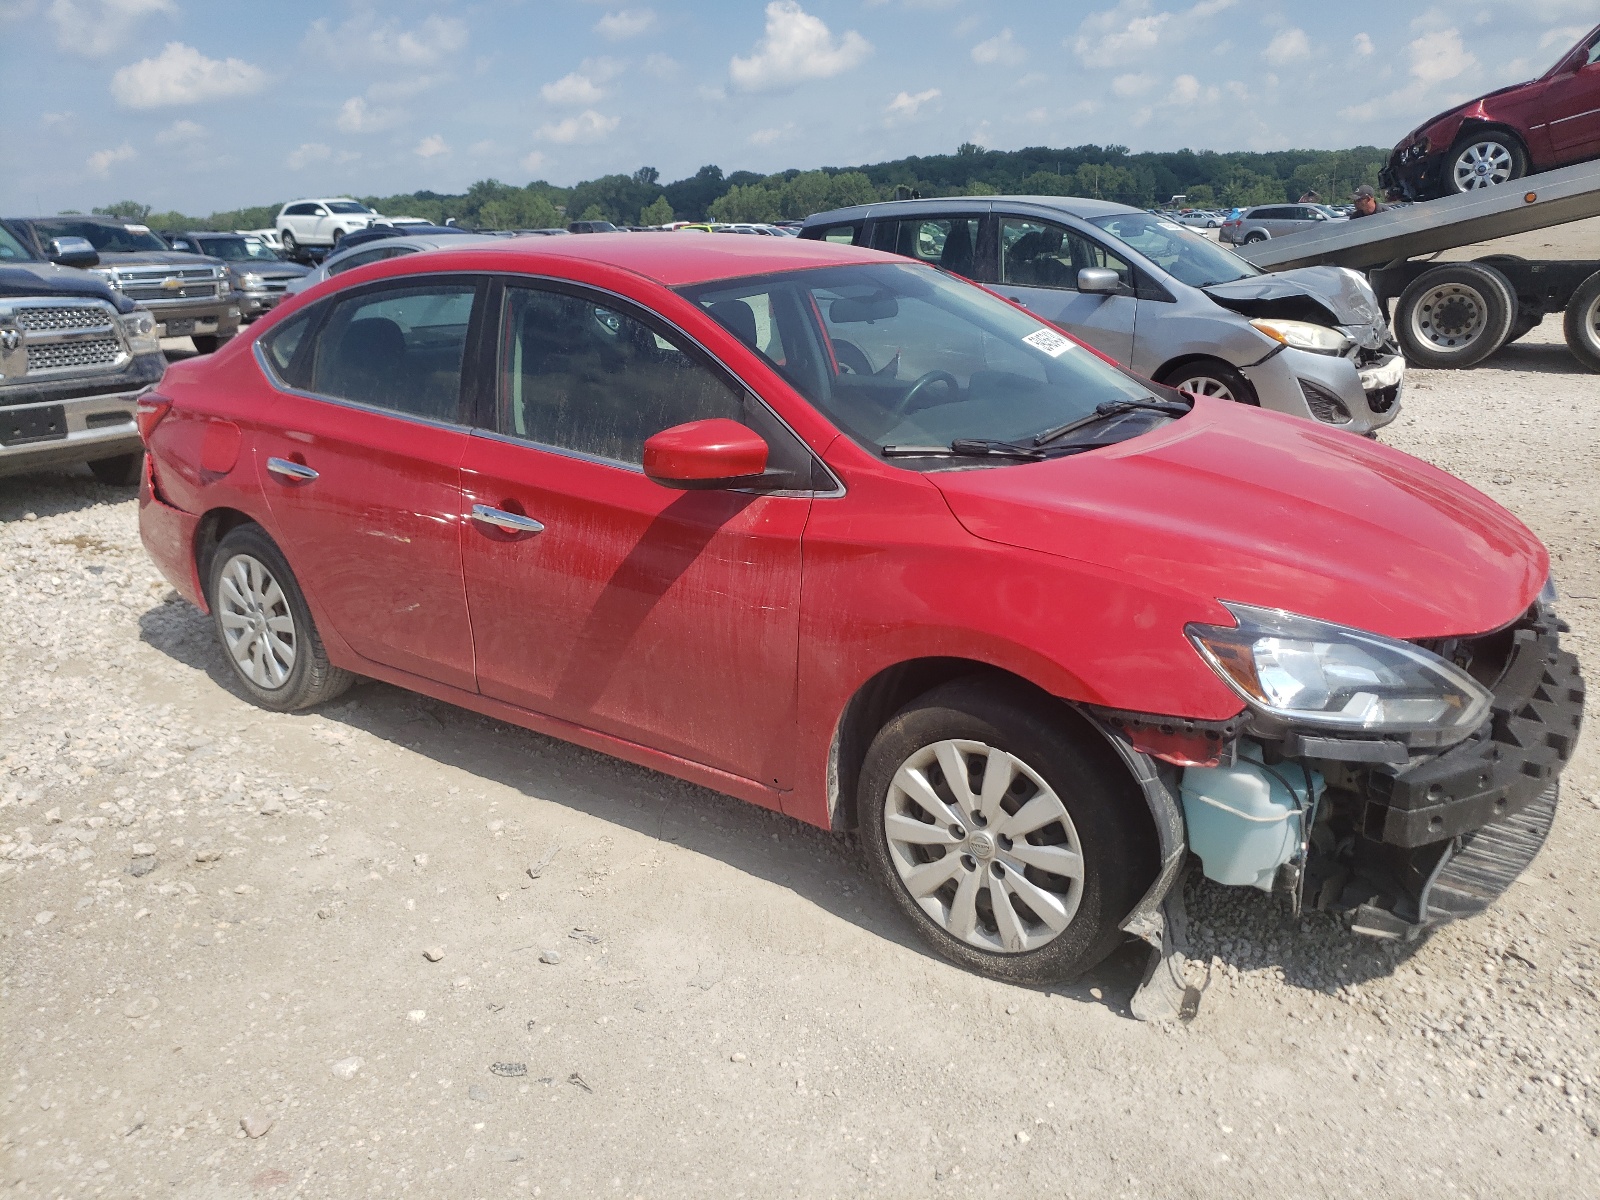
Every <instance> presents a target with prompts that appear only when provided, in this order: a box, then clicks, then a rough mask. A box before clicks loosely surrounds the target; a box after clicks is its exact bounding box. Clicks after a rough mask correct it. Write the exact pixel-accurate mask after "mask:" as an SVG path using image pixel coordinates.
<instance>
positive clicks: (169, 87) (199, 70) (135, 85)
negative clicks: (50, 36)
mask: <svg viewBox="0 0 1600 1200" xmlns="http://www.w3.org/2000/svg"><path fill="white" fill-rule="evenodd" d="M266 83H267V74H266V72H265V71H263V70H262V69H261V68H260V67H257V66H253V65H252V64H250V63H247V62H245V61H244V60H243V59H239V58H228V59H216V58H207V57H206V56H205V55H203V54H201V53H200V51H198V50H196V49H195V48H194V47H193V46H185V45H184V44H183V43H182V42H168V43H167V47H166V49H165V50H163V51H162V52H161V53H160V54H158V55H156V57H155V58H144V59H140V60H139V61H138V62H136V63H130V64H129V65H128V66H126V67H123V68H121V69H120V70H119V71H118V72H117V73H116V74H115V75H113V76H112V77H111V94H112V95H113V96H115V97H116V99H117V103H118V104H120V105H122V106H123V107H124V108H161V107H163V106H165V105H169V104H198V103H200V102H201V101H204V100H220V99H222V98H224V97H226V96H248V95H249V94H251V93H252V92H259V91H260V90H261V89H262V88H263V87H265V86H266Z"/></svg>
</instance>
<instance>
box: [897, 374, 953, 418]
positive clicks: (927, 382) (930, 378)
mask: <svg viewBox="0 0 1600 1200" xmlns="http://www.w3.org/2000/svg"><path fill="white" fill-rule="evenodd" d="M936 383H942V384H944V385H945V386H946V387H948V388H949V389H950V391H951V394H952V395H959V394H960V392H961V381H960V380H959V379H957V378H956V377H955V376H954V375H952V374H950V372H949V371H929V372H928V373H927V374H926V375H923V376H921V377H920V378H919V379H918V380H917V381H916V382H915V383H913V384H912V385H911V389H910V390H909V391H908V392H906V394H905V395H904V396H902V397H900V402H899V403H898V404H896V405H895V406H894V413H895V416H897V417H903V416H905V415H906V413H908V412H910V411H911V402H912V401H913V400H915V399H916V398H917V393H919V392H920V391H922V389H923V388H925V387H931V386H932V385H933V384H936Z"/></svg>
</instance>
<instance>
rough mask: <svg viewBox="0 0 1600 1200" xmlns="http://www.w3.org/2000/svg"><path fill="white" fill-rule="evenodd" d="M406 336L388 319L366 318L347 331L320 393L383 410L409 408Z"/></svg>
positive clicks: (324, 373) (319, 385)
mask: <svg viewBox="0 0 1600 1200" xmlns="http://www.w3.org/2000/svg"><path fill="white" fill-rule="evenodd" d="M405 366H406V335H405V334H404V333H403V332H402V331H401V329H400V326H399V325H397V324H396V323H395V322H393V321H391V320H390V319H389V318H388V317H363V318H361V319H360V320H358V321H351V322H350V324H349V325H347V326H346V327H345V330H344V333H343V334H342V335H341V336H340V338H339V341H338V343H337V344H336V345H335V347H334V351H333V355H332V358H331V360H330V361H329V362H328V364H327V366H326V367H324V368H323V370H321V371H319V372H318V375H319V379H318V380H317V386H316V390H317V391H319V392H327V393H328V394H329V395H332V396H338V397H340V398H342V399H345V400H355V401H357V402H358V403H361V404H371V405H375V406H377V407H379V408H405V407H407V406H405V405H404V404H401V403H399V400H400V396H399V393H400V391H401V390H402V388H403V386H404V383H405Z"/></svg>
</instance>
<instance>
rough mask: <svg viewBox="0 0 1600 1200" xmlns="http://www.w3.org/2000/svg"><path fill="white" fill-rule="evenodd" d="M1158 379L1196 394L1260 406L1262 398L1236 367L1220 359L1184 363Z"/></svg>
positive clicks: (1179, 389) (1178, 388)
mask: <svg viewBox="0 0 1600 1200" xmlns="http://www.w3.org/2000/svg"><path fill="white" fill-rule="evenodd" d="M1157 382H1158V383H1164V384H1166V385H1167V386H1168V387H1169V388H1176V389H1177V390H1178V391H1180V392H1189V393H1190V394H1192V395H1195V396H1210V397H1212V398H1213V399H1216V400H1232V401H1235V402H1236V403H1239V404H1249V405H1253V406H1255V407H1257V408H1259V407H1260V406H1261V399H1260V397H1259V396H1257V395H1256V389H1255V388H1254V387H1252V386H1251V384H1250V381H1249V380H1248V379H1246V378H1245V377H1244V376H1243V375H1242V374H1241V373H1240V372H1239V371H1238V369H1237V368H1235V367H1232V366H1229V365H1228V364H1227V363H1225V362H1223V361H1222V360H1221V359H1219V358H1202V359H1197V360H1195V361H1194V362H1188V363H1183V364H1182V365H1180V366H1177V367H1173V368H1172V369H1171V370H1169V371H1166V372H1165V373H1163V375H1162V377H1161V378H1160V379H1159V380H1157Z"/></svg>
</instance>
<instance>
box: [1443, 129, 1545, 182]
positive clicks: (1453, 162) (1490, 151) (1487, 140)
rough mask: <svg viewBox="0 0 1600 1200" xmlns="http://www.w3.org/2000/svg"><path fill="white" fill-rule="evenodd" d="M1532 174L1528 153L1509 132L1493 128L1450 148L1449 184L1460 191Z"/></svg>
mask: <svg viewBox="0 0 1600 1200" xmlns="http://www.w3.org/2000/svg"><path fill="white" fill-rule="evenodd" d="M1527 173H1528V152H1527V151H1526V150H1524V149H1523V148H1522V143H1521V142H1519V141H1518V140H1517V139H1516V138H1514V137H1512V136H1511V135H1510V134H1509V133H1501V132H1500V131H1499V130H1493V131H1490V132H1488V133H1480V134H1478V135H1477V136H1476V137H1466V138H1462V139H1461V140H1460V141H1459V142H1457V143H1456V144H1455V146H1453V147H1452V148H1451V150H1450V157H1449V160H1448V165H1447V166H1446V167H1445V173H1444V183H1445V187H1446V188H1447V189H1448V190H1449V191H1451V192H1453V193H1456V194H1458V195H1459V194H1460V193H1462V192H1475V191H1478V190H1479V189H1480V188H1486V187H1494V186H1495V185H1496V184H1500V183H1507V182H1509V181H1510V180H1513V179H1521V178H1522V177H1523V176H1524V175H1526V174H1527Z"/></svg>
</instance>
